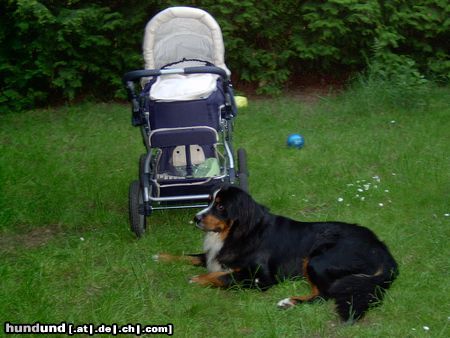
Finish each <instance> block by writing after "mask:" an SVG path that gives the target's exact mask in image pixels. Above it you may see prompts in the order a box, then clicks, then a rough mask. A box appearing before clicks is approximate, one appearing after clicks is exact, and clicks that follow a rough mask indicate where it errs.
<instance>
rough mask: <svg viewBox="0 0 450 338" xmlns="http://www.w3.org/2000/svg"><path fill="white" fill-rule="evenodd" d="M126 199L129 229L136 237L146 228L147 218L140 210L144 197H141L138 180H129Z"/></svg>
mask: <svg viewBox="0 0 450 338" xmlns="http://www.w3.org/2000/svg"><path fill="white" fill-rule="evenodd" d="M128 200H129V210H128V211H129V217H130V227H131V231H133V232H134V233H135V234H136V236H137V237H141V236H142V235H143V234H144V233H145V230H146V228H147V219H146V217H145V215H144V214H143V211H144V210H142V209H143V202H144V199H143V197H142V188H141V185H140V184H139V181H137V180H136V181H133V182H131V184H130V190H129V194H128ZM139 209H141V210H139Z"/></svg>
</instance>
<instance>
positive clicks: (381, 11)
mask: <svg viewBox="0 0 450 338" xmlns="http://www.w3.org/2000/svg"><path fill="white" fill-rule="evenodd" d="M174 5H191V6H195V7H199V8H203V9H205V10H207V11H208V12H210V13H211V14H212V15H213V16H214V17H215V18H216V19H217V21H218V22H219V24H220V26H221V28H222V30H223V34H224V40H225V45H226V59H227V64H228V65H229V67H230V68H231V69H232V72H233V74H234V76H235V78H237V79H239V80H240V81H243V82H249V83H252V84H253V85H255V86H256V88H257V90H258V92H259V93H270V94H276V93H279V92H281V90H282V89H283V85H284V83H286V81H287V80H288V79H290V78H293V77H298V76H302V74H305V73H322V74H332V75H333V76H335V77H339V76H340V75H341V74H343V73H349V72H359V71H361V70H364V69H367V67H368V66H370V67H371V73H372V74H374V73H375V72H377V71H379V72H380V74H379V75H380V76H386V74H388V73H389V74H390V75H389V76H388V77H391V78H392V76H393V74H394V73H396V72H397V73H399V74H402V72H403V71H404V69H403V68H404V67H406V68H407V69H408V72H409V73H410V75H411V76H412V77H413V78H414V77H415V78H416V79H417V80H418V81H423V80H425V79H429V80H435V81H439V82H442V83H448V81H449V76H450V75H449V74H450V59H449V55H448V49H446V46H447V45H448V41H449V40H450V34H449V32H450V20H449V19H448V18H449V17H450V4H449V3H448V1H446V0H418V1H416V0H414V1H413V0H378V1H363V0H328V1H321V2H318V1H312V0H311V1H308V0H306V1H293V0H287V1H278V2H273V1H271V0H258V1H257V0H242V1H232V0H197V1H171V0H169V1H153V2H149V4H143V2H142V1H138V0H123V1H114V2H111V1H107V0H96V1H95V2H89V3H88V2H85V1H81V0H65V1H64V0H4V1H2V2H1V3H0V12H1V13H2V20H1V22H0V43H1V45H2V47H3V48H2V49H1V51H0V86H1V88H2V91H1V93H0V111H5V110H19V109H24V108H31V107H34V106H36V105H42V104H48V103H52V102H55V101H56V102H58V101H59V102H61V101H66V100H73V99H74V98H78V97H82V96H87V95H93V96H95V97H96V98H99V99H111V98H114V97H117V96H118V95H119V96H120V95H123V91H122V90H121V83H120V78H121V75H122V74H123V73H124V72H125V71H127V70H130V69H134V68H140V67H141V66H142V64H143V63H142V60H141V42H142V36H143V32H144V26H145V24H146V22H147V21H148V20H149V19H150V18H151V17H152V16H153V15H154V14H155V13H156V12H157V11H159V10H162V9H164V8H166V7H169V6H174ZM383 74H384V75H383ZM409 80H411V79H409Z"/></svg>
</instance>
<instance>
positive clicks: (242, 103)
mask: <svg viewBox="0 0 450 338" xmlns="http://www.w3.org/2000/svg"><path fill="white" fill-rule="evenodd" d="M234 101H235V102H236V106H237V107H238V108H245V107H247V106H248V100H247V98H246V97H245V96H235V97H234Z"/></svg>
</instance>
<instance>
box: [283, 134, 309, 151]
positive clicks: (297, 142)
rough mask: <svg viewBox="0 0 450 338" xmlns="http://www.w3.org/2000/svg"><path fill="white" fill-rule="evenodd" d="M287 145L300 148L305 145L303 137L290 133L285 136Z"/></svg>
mask: <svg viewBox="0 0 450 338" xmlns="http://www.w3.org/2000/svg"><path fill="white" fill-rule="evenodd" d="M287 145H288V147H292V148H298V149H301V148H303V146H304V145H305V139H304V138H303V136H302V135H300V134H291V135H289V136H288V138H287Z"/></svg>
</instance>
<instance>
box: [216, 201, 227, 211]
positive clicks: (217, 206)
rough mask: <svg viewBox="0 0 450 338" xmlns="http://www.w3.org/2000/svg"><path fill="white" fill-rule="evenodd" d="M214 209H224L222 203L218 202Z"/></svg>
mask: <svg viewBox="0 0 450 338" xmlns="http://www.w3.org/2000/svg"><path fill="white" fill-rule="evenodd" d="M216 209H217V210H219V211H223V210H224V209H225V207H224V206H223V204H221V203H218V204H217V205H216Z"/></svg>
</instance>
